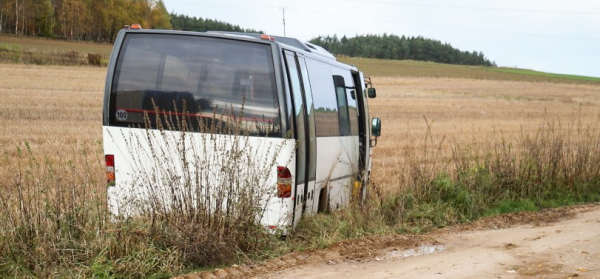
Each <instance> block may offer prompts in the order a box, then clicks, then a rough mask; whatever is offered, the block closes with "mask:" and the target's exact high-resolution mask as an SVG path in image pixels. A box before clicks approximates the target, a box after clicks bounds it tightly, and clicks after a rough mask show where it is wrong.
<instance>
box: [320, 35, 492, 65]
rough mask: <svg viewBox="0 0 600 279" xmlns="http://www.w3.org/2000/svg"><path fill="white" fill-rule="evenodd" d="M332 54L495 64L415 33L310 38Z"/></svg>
mask: <svg viewBox="0 0 600 279" xmlns="http://www.w3.org/2000/svg"><path fill="white" fill-rule="evenodd" d="M310 42H311V43H313V44H316V45H319V46H321V47H323V48H325V49H326V50H328V51H329V52H331V53H333V54H335V55H347V56H352V57H366V58H379V59H395V60H419V61H431V62H437V63H447V64H462V65H481V66H496V64H495V63H494V62H491V61H490V60H488V59H487V58H486V57H485V56H484V55H483V53H482V52H477V51H472V52H469V51H461V50H459V49H456V48H454V47H452V45H450V44H448V43H442V42H440V41H437V40H432V39H426V38H423V37H421V36H418V37H405V36H402V37H398V36H396V35H387V34H383V35H363V36H356V37H353V38H347V37H346V36H343V37H342V38H341V39H339V38H338V37H337V36H336V35H334V36H333V37H330V36H327V37H323V36H319V37H316V38H313V39H312V40H310Z"/></svg>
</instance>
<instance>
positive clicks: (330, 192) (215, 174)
mask: <svg viewBox="0 0 600 279" xmlns="http://www.w3.org/2000/svg"><path fill="white" fill-rule="evenodd" d="M375 95H376V93H375V89H374V88H372V86H371V83H370V80H369V79H367V80H365V78H364V77H363V74H362V72H360V71H359V70H358V69H357V68H356V67H354V66H350V65H346V64H343V63H340V62H338V61H336V58H335V57H334V56H333V55H331V54H330V53H329V52H327V51H326V50H324V49H322V48H321V47H319V46H316V45H313V44H309V43H304V42H301V41H299V40H296V39H292V38H287V37H274V36H268V35H260V34H240V33H225V32H206V33H201V32H183V31H171V30H147V29H141V28H125V29H123V30H121V31H120V33H119V34H118V37H117V39H116V42H115V44H114V49H113V53H112V56H111V59H110V62H109V66H108V73H107V78H106V86H105V95H104V107H103V144H104V153H105V160H106V173H107V184H108V186H107V189H108V194H107V197H108V206H109V210H110V212H111V213H113V214H115V215H125V216H129V215H135V214H140V213H142V212H147V211H146V210H156V209H151V208H150V209H149V208H148V207H152V206H154V205H156V204H161V205H165V204H167V205H168V204H170V203H173V202H175V201H176V202H180V204H184V207H186V208H187V209H188V210H191V211H193V210H194V208H198V207H203V206H204V208H205V209H206V208H209V210H218V208H220V207H222V206H223V204H222V203H214V204H211V205H206V204H202V203H203V202H207V201H209V202H210V201H211V199H212V198H213V197H214V196H215V195H217V193H225V192H227V191H253V192H256V193H258V192H260V193H259V199H260V201H258V202H257V203H256V204H259V205H260V207H261V209H260V210H258V211H257V214H258V216H257V218H258V219H259V220H260V222H262V224H263V225H264V226H266V227H268V228H271V229H277V228H291V227H294V226H295V225H296V224H297V223H298V222H299V220H300V219H301V217H302V215H303V214H309V215H310V214H314V213H317V212H322V211H328V210H335V209H337V208H340V207H343V206H345V205H347V204H348V203H349V202H350V200H351V199H352V198H353V197H354V198H358V199H364V197H365V193H366V191H367V189H366V188H367V187H368V183H369V177H370V172H371V157H372V155H371V154H372V152H371V148H372V147H374V146H375V145H376V142H377V137H378V136H379V134H380V129H381V126H380V125H381V122H380V120H379V119H378V118H374V119H370V118H369V109H368V104H367V103H368V102H367V99H368V98H374V97H375ZM232 123H234V124H235V125H233V124H232ZM234 126H235V128H231V127H234ZM235 141H238V142H241V143H234V142H235ZM240 146H242V147H243V148H242V149H244V150H242V152H246V153H249V154H243V153H239V150H238V151H237V153H236V151H235V150H234V149H235V148H239V147H240ZM224 169H229V170H233V176H235V177H240V176H241V177H246V178H247V177H248V176H252V174H251V172H252V171H256V172H257V173H259V176H260V177H254V178H253V179H254V180H251V179H241V180H236V179H233V180H236V181H231V180H232V178H231V176H226V177H225V178H223V177H222V176H223V175H222V174H219V173H223V170H224ZM224 180H225V181H224ZM240 181H241V182H240ZM254 182H256V183H255V184H260V185H259V186H256V185H244V184H253V183H254ZM233 184H235V185H233ZM174 187H175V188H178V189H175V190H174V189H173V188H174ZM252 187H259V188H260V189H261V190H260V191H259V190H258V188H257V189H254V188H252ZM263 190H264V191H263ZM261 191H262V192H261ZM186 192H194V193H192V194H190V195H189V196H190V197H191V198H190V199H189V200H187V201H185V202H181V201H180V200H178V199H179V198H181V197H180V196H178V195H181V193H186ZM231 194H232V193H230V192H228V193H227V194H226V195H228V196H227V197H230V196H231ZM229 202H231V200H229Z"/></svg>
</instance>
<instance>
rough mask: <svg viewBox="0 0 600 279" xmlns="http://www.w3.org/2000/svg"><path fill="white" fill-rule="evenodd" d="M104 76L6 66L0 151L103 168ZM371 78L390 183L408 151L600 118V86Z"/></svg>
mask: <svg viewBox="0 0 600 279" xmlns="http://www.w3.org/2000/svg"><path fill="white" fill-rule="evenodd" d="M105 78H106V70H105V68H95V67H63V66H35V65H16V64H2V65H1V67H0V152H2V154H4V155H5V156H8V157H9V158H10V157H11V156H14V155H15V154H16V153H17V150H18V147H19V146H20V148H21V149H23V148H24V143H27V144H28V145H29V146H30V148H31V152H33V153H34V154H38V155H43V156H46V157H47V158H53V159H57V158H60V157H71V156H73V157H74V158H76V157H77V156H75V155H77V154H79V153H81V152H83V150H84V149H90V150H91V151H92V152H91V153H90V154H89V155H90V156H91V158H92V159H93V162H94V163H96V164H95V166H93V168H92V170H94V172H96V173H97V174H98V175H99V176H101V175H102V172H103V168H102V154H101V140H102V129H101V127H102V123H101V122H102V98H103V96H102V95H103V87H104V81H105ZM373 82H374V85H375V87H376V88H377V90H378V96H377V98H376V99H370V100H369V105H370V111H371V117H379V118H381V119H382V122H383V132H382V137H381V138H380V139H379V143H378V146H377V147H376V148H375V149H374V162H373V178H374V181H375V182H378V181H379V182H380V183H381V182H384V183H385V184H386V185H387V186H389V187H395V186H398V187H399V186H401V185H389V184H388V183H387V182H388V179H387V178H389V177H390V175H399V174H400V170H402V168H403V167H405V166H403V165H404V163H405V161H406V159H407V154H414V153H415V152H417V153H418V152H421V151H423V150H424V149H436V148H438V149H439V148H441V149H440V150H438V151H441V152H440V153H437V154H438V155H445V156H443V157H445V158H443V157H440V158H439V159H440V160H439V162H432V163H436V164H440V163H443V162H444V160H446V159H448V158H449V157H450V156H451V145H452V144H460V145H463V146H467V145H473V146H477V145H480V144H486V143H490V142H499V141H503V140H507V141H511V140H514V139H515V138H519V137H521V136H522V135H523V133H533V132H535V131H536V130H537V129H538V128H539V126H540V125H542V124H543V123H544V121H546V122H548V121H551V122H552V123H553V125H560V126H561V127H562V128H565V129H566V128H568V127H571V126H573V125H575V124H576V122H577V123H580V124H584V125H591V126H596V127H597V125H598V123H599V121H600V85H590V84H577V83H550V82H527V81H498V80H487V79H485V80H482V79H467V78H445V77H439V78H433V77H400V76H397V77H389V76H388V77H386V76H378V77H373ZM0 168H1V170H2V171H3V172H5V171H6V170H7V169H6V164H2V165H0ZM0 177H3V179H6V178H7V177H10V175H7V174H6V173H4V174H2V176H0Z"/></svg>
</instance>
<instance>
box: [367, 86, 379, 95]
mask: <svg viewBox="0 0 600 279" xmlns="http://www.w3.org/2000/svg"><path fill="white" fill-rule="evenodd" d="M367 95H368V96H369V98H375V97H377V91H376V90H375V88H373V87H371V88H369V89H367Z"/></svg>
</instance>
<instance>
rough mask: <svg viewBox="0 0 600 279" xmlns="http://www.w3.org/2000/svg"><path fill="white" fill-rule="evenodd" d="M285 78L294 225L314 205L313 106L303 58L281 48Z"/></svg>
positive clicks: (314, 140) (314, 142)
mask: <svg viewBox="0 0 600 279" xmlns="http://www.w3.org/2000/svg"><path fill="white" fill-rule="evenodd" d="M284 54H285V55H284V56H285V61H286V66H287V72H288V82H289V88H290V93H291V95H292V96H291V100H292V107H293V117H292V119H290V120H291V121H293V122H294V125H293V127H294V138H295V139H296V145H297V148H296V175H295V178H296V179H295V181H296V183H295V187H294V190H293V191H292V195H293V196H292V199H294V209H293V216H292V222H293V225H294V226H295V225H296V224H297V223H298V222H299V221H300V218H301V216H302V212H304V211H305V210H306V209H308V210H309V212H311V211H312V208H314V188H315V180H316V154H315V151H316V148H315V144H316V138H315V127H314V108H313V102H312V94H311V91H310V84H309V83H308V76H307V74H308V73H307V70H306V63H305V61H304V58H302V57H298V56H297V55H296V54H295V53H294V52H291V51H284Z"/></svg>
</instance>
